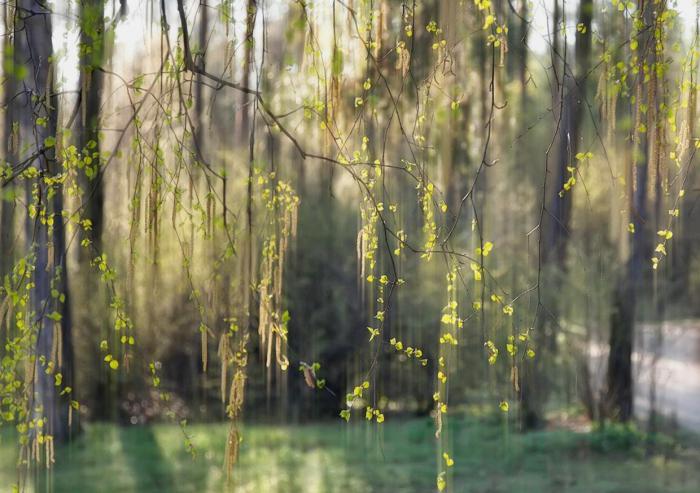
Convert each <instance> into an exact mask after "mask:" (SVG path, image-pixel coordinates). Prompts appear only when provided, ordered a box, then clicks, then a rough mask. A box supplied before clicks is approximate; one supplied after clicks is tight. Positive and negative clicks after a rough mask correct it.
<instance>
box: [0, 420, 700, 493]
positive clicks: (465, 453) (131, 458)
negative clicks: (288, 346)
mask: <svg viewBox="0 0 700 493" xmlns="http://www.w3.org/2000/svg"><path fill="white" fill-rule="evenodd" d="M188 429H189V432H190V433H191V435H192V438H193V442H194V445H195V447H196V458H195V459H194V460H193V459H192V457H191V456H190V454H189V453H188V452H187V450H186V448H185V446H184V444H183V436H182V433H181V430H180V428H179V427H178V426H176V425H155V426H133V427H118V426H115V425H91V426H89V427H87V428H86V431H85V434H84V435H83V436H81V437H80V438H79V439H77V440H76V441H75V442H74V443H73V444H71V445H69V446H67V447H64V448H62V449H59V450H57V454H56V455H57V464H56V465H55V467H54V469H53V470H52V472H51V473H50V476H49V477H50V480H51V482H52V487H51V489H46V488H45V486H46V485H43V486H42V487H41V488H40V489H39V491H54V492H57V493H63V492H70V493H80V492H92V491H109V492H110V493H118V492H139V493H146V492H154V493H155V492H206V491H217V492H220V491H237V492H256V493H258V492H260V493H268V492H269V493H276V492H280V493H282V492H284V493H293V492H299V493H302V492H303V493H316V492H336V491H337V492H344V493H355V492H358V493H365V492H386V493H390V492H391V493H396V492H410V493H413V492H415V493H418V492H421V493H422V492H431V491H436V488H435V476H436V461H437V459H438V458H437V457H436V453H435V448H434V440H435V439H434V424H433V423H432V421H431V420H430V419H427V418H426V419H406V420H403V419H399V418H392V417H391V416H389V417H388V418H387V422H386V423H384V424H382V425H379V426H377V425H376V424H367V423H365V422H362V423H360V422H359V420H358V422H356V423H352V422H351V424H349V425H346V424H345V423H343V422H340V420H338V421H337V422H327V423H321V424H311V425H296V426H294V425H289V426H272V425H251V426H246V427H245V429H244V432H243V436H244V441H243V443H242V449H241V457H240V459H239V463H238V464H237V465H236V469H235V471H234V473H233V480H232V481H233V483H234V484H235V485H236V486H235V487H228V486H227V485H226V474H225V472H223V470H222V464H223V462H224V448H225V446H224V444H225V441H226V436H227V425H226V424H212V425H192V426H191V427H188ZM512 429H513V426H512V424H511V425H508V424H507V423H506V422H505V421H504V420H503V417H502V416H495V417H480V418H476V417H461V418H460V417H454V418H452V419H451V420H450V423H449V427H448V428H446V430H445V431H446V433H447V435H446V437H449V440H450V442H451V443H452V450H453V452H452V456H453V457H454V460H455V465H454V466H453V467H452V468H450V472H451V474H452V478H451V481H452V486H451V487H450V488H449V491H455V492H469V493H501V492H502V493H510V492H523V493H535V492H537V493H548V492H551V493H555V492H556V493H566V492H570V493H583V492H585V493H661V492H664V493H686V492H687V493H697V492H698V491H700V442H699V441H698V438H697V437H696V436H685V437H684V438H683V439H678V438H673V437H669V436H660V437H657V439H656V441H655V443H656V445H655V446H654V447H653V448H650V447H649V437H646V436H645V435H643V434H642V433H640V432H637V431H635V430H634V429H622V428H608V429H607V430H606V431H604V432H601V431H593V432H588V433H576V432H574V431H568V430H563V429H562V430H547V431H541V432H535V433H529V434H526V435H521V434H518V433H515V432H513V431H512ZM0 438H2V442H0V491H3V492H4V491H11V490H10V486H9V485H10V484H11V483H12V482H13V481H14V480H15V470H14V448H13V445H12V440H10V439H9V438H11V437H8V436H7V435H4V436H0ZM441 466H442V464H441ZM39 474H41V475H42V477H46V476H47V474H46V473H45V472H44V471H43V470H42V472H40V473H39Z"/></svg>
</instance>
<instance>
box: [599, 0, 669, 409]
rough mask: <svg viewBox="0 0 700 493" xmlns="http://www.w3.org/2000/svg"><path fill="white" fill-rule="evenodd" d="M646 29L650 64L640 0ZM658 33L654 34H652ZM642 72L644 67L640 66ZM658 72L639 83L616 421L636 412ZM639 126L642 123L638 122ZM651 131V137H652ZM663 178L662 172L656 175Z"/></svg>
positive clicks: (610, 394)
mask: <svg viewBox="0 0 700 493" xmlns="http://www.w3.org/2000/svg"><path fill="white" fill-rule="evenodd" d="M639 8H640V9H642V17H643V19H644V24H645V27H646V26H648V27H649V29H646V30H645V31H644V32H642V33H641V34H640V36H639V38H640V39H639V46H641V47H645V52H644V53H642V54H640V58H641V60H642V61H640V64H641V63H646V64H648V65H649V66H650V67H653V66H654V63H655V61H656V56H655V45H656V43H655V42H654V41H655V40H654V39H651V38H652V36H656V30H655V29H654V26H653V24H654V23H655V18H658V16H655V13H654V8H655V4H654V5H652V4H651V3H650V2H644V1H640V5H639ZM652 33H653V34H652ZM640 72H641V71H640ZM657 87H658V80H657V71H656V70H650V77H649V80H648V81H646V80H643V79H639V80H638V82H637V99H638V102H637V115H638V116H637V120H639V121H640V122H641V121H642V119H641V116H639V115H645V120H644V121H645V123H646V128H647V130H646V131H644V132H641V131H639V129H638V128H634V129H633V132H636V134H637V135H639V137H638V140H637V141H635V148H634V150H633V158H632V165H631V166H630V170H631V172H632V176H630V177H628V182H629V183H630V185H631V190H630V191H629V196H630V214H631V218H630V221H631V222H633V223H634V224H635V230H636V231H635V233H634V234H633V235H630V236H631V240H630V241H631V243H632V244H631V254H630V257H629V259H628V261H627V264H626V266H625V268H624V269H623V270H622V272H621V274H620V275H621V277H620V279H619V280H618V284H617V287H616V291H615V295H614V299H613V311H612V315H611V317H610V353H609V355H608V370H607V395H606V399H605V403H604V406H605V408H604V411H605V415H606V416H607V417H608V418H611V419H614V420H616V421H621V422H625V421H628V420H630V419H631V418H632V417H633V414H634V388H633V381H632V351H633V347H634V325H635V323H634V321H635V314H636V308H637V290H638V289H639V286H640V284H641V282H642V280H643V279H644V277H645V275H644V273H645V272H648V271H650V270H651V269H650V267H651V264H650V262H649V259H650V257H651V251H652V248H651V238H652V235H653V234H654V232H653V231H652V228H653V227H654V226H655V221H653V220H652V217H651V216H652V215H653V214H649V211H648V197H647V195H648V194H647V188H648V181H649V170H650V164H649V162H650V159H651V158H652V156H653V155H654V154H655V153H654V152H653V150H650V149H649V147H650V144H651V145H654V146H656V145H657V140H658V136H657V135H655V133H652V132H655V131H656V130H655V129H656V126H657V119H658V118H659V116H658V115H659V111H658V101H657V96H656V92H657ZM642 102H644V103H645V104H646V107H647V110H646V111H645V112H642V110H641V109H640V106H641V104H642ZM635 127H637V125H636V124H635ZM649 135H652V137H649ZM657 179H658V177H657Z"/></svg>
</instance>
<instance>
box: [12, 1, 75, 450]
mask: <svg viewBox="0 0 700 493" xmlns="http://www.w3.org/2000/svg"><path fill="white" fill-rule="evenodd" d="M19 5H20V6H21V8H22V12H28V11H31V12H32V14H31V15H28V16H27V15H24V14H22V13H20V14H19V18H21V19H23V26H18V29H22V28H23V30H24V34H23V37H24V42H23V48H25V49H26V51H24V52H23V57H22V58H23V59H24V60H25V61H26V63H27V64H28V65H29V75H28V77H27V78H26V79H25V81H24V83H25V85H26V87H27V89H28V90H30V91H31V92H32V98H31V100H28V102H27V104H28V107H27V108H25V110H24V111H30V114H32V115H33V118H34V121H37V119H39V118H42V119H44V120H45V122H46V124H45V125H39V124H36V123H35V124H34V125H33V136H31V138H32V139H34V141H35V142H36V145H35V148H33V149H30V150H29V152H35V151H37V150H40V149H43V152H41V154H40V156H39V158H38V159H37V165H38V168H39V170H40V172H41V173H42V174H45V175H46V176H49V177H51V176H54V175H56V174H57V173H60V171H61V166H60V165H59V164H58V163H57V162H56V153H55V149H56V146H55V145H51V144H50V141H51V139H52V138H55V137H56V128H57V121H58V120H57V117H58V113H57V103H58V101H57V98H56V96H55V95H54V94H53V82H54V70H53V66H52V60H51V58H52V56H53V45H52V41H51V12H50V11H49V10H47V8H46V6H45V5H44V4H43V2H40V1H38V0H20V2H19ZM28 137H29V136H28ZM30 140H31V139H28V141H30ZM30 147H34V146H30ZM38 183H39V185H38V188H39V197H38V202H39V203H38V204H37V205H38V209H39V210H40V211H41V210H45V211H46V217H47V218H49V217H52V218H53V220H54V225H53V227H52V226H51V225H50V224H49V223H48V222H47V224H42V221H41V220H40V215H37V218H36V220H34V221H33V222H32V224H31V225H30V227H29V228H28V230H29V231H30V232H31V233H32V234H31V236H30V237H29V238H28V241H32V252H33V254H34V255H35V269H34V279H33V280H34V283H35V287H34V291H33V293H32V309H33V311H34V315H35V317H36V318H37V321H38V334H37V342H36V354H37V359H36V371H35V382H34V383H35V388H34V398H35V403H36V404H37V405H38V408H39V409H40V410H39V411H38V414H39V415H40V416H44V417H45V418H46V420H47V424H48V426H47V428H46V430H47V433H49V434H50V435H52V436H53V439H54V442H56V443H60V442H65V441H66V440H67V439H68V437H69V432H70V429H69V424H68V414H69V398H68V395H64V396H61V395H60V393H61V391H62V389H64V388H66V387H72V386H73V384H72V376H73V375H72V373H73V371H72V370H73V367H72V351H71V334H70V320H69V313H68V292H67V289H68V283H67V269H66V256H65V246H66V245H65V237H64V233H65V232H64V228H63V217H62V210H63V193H62V189H61V186H60V185H58V186H55V187H54V188H53V190H52V192H53V197H52V198H51V199H50V201H49V194H48V192H49V186H48V185H47V184H46V183H45V181H44V180H41V179H40V180H39V182H38ZM31 200H33V199H32V197H31V194H30V196H29V197H28V201H31ZM28 221H32V220H31V219H28ZM52 288H53V289H56V290H58V291H59V292H60V293H63V294H64V295H65V297H66V298H65V299H64V300H63V301H59V299H58V298H56V297H54V296H52V295H51V290H52ZM52 314H53V315H54V316H52V317H50V315H52ZM59 373H60V374H61V375H62V382H61V384H60V385H56V382H57V380H56V375H58V374H59ZM34 407H35V408H37V406H34ZM37 417H38V416H37Z"/></svg>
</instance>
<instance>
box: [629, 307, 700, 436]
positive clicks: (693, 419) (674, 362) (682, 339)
mask: <svg viewBox="0 0 700 493" xmlns="http://www.w3.org/2000/svg"><path fill="white" fill-rule="evenodd" d="M635 347H636V351H635V354H634V364H635V367H634V371H635V403H634V404H635V409H636V413H637V416H638V417H640V418H643V417H645V416H647V415H648V413H649V409H650V403H651V401H652V395H651V391H652V389H653V388H654V385H653V384H654V383H655V384H656V385H655V387H656V398H655V400H656V405H655V407H656V409H657V410H658V412H660V413H661V414H663V415H665V416H667V417H675V418H676V419H677V420H678V423H679V424H680V425H681V426H683V427H686V428H689V429H692V430H694V431H698V432H700V323H699V322H698V321H697V320H693V321H685V322H684V321H681V322H678V321H673V322H667V323H665V324H663V325H662V326H661V327H659V326H658V325H654V326H652V325H644V326H641V327H640V328H639V329H638V330H637V338H636V341H635Z"/></svg>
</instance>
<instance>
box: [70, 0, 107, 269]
mask: <svg viewBox="0 0 700 493" xmlns="http://www.w3.org/2000/svg"><path fill="white" fill-rule="evenodd" d="M79 6H80V53H81V56H80V90H81V95H80V97H81V105H80V111H81V114H80V118H79V119H78V121H79V122H80V123H79V126H78V127H79V128H78V132H77V134H78V150H79V151H80V152H82V153H83V158H89V160H92V163H93V165H92V166H93V167H94V166H95V165H96V164H97V163H99V162H100V133H99V132H100V129H99V125H100V101H101V97H102V72H101V68H102V63H103V61H104V52H105V45H104V29H105V24H104V0H80V5H79ZM87 169H88V167H87V166H86V168H84V170H83V171H85V172H84V173H80V177H81V183H80V185H81V188H82V189H83V202H84V203H85V208H84V212H83V218H84V219H89V220H90V221H91V222H92V229H91V230H90V231H88V232H87V233H88V235H89V238H90V239H91V240H92V242H93V243H94V245H95V248H96V249H97V250H98V251H99V250H101V248H100V246H101V245H100V239H101V237H102V214H103V208H104V190H103V186H102V183H103V180H102V179H101V178H100V177H99V176H98V174H97V172H88V171H87ZM97 169H99V168H97ZM80 251H81V252H84V253H85V254H87V257H88V258H91V257H92V255H90V254H89V250H87V249H81V250H80ZM83 256H84V255H83Z"/></svg>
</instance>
